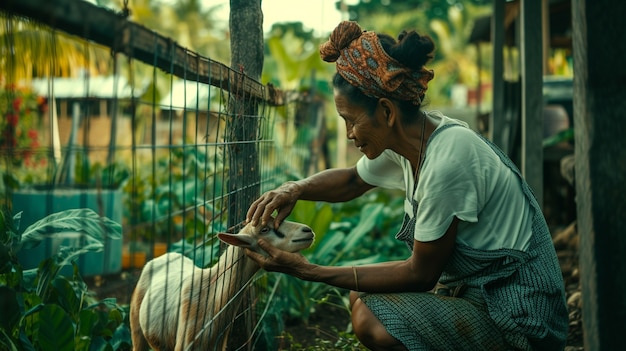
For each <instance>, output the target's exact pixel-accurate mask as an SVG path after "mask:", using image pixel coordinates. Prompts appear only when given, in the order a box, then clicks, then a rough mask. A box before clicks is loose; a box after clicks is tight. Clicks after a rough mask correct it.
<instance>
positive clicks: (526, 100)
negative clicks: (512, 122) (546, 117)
mask: <svg viewBox="0 0 626 351" xmlns="http://www.w3.org/2000/svg"><path fill="white" fill-rule="evenodd" d="M541 10H542V5H541V1H536V0H521V29H522V30H521V31H520V34H521V37H520V39H521V42H520V45H521V58H522V60H521V63H522V65H521V69H522V165H521V168H522V174H523V175H524V177H525V178H526V181H527V182H528V185H530V188H531V189H533V191H534V193H535V196H536V197H537V202H539V205H540V206H543V146H542V142H543V97H542V86H543V65H542V61H543V55H542V52H543V48H542V45H543V44H542V34H541V22H542V21H541V18H542V17H541Z"/></svg>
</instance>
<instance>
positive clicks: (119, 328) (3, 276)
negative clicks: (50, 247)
mask: <svg viewBox="0 0 626 351" xmlns="http://www.w3.org/2000/svg"><path fill="white" fill-rule="evenodd" d="M20 217H21V213H18V214H16V215H15V216H11V214H10V212H9V211H8V210H6V209H3V210H2V211H0V244H1V245H0V301H2V305H3V306H2V307H3V311H4V312H3V313H2V314H1V315H0V327H1V328H0V349H3V350H59V351H62V350H68V351H69V350H92V349H93V350H95V349H99V350H124V349H129V348H130V331H129V329H128V327H127V325H128V323H127V322H126V321H127V314H128V311H127V310H126V309H125V308H122V307H120V306H118V305H117V303H116V300H115V299H104V300H100V301H98V300H97V299H96V298H95V297H94V296H93V294H92V293H91V292H90V291H89V290H88V287H87V285H86V284H85V282H84V281H83V279H82V277H81V276H80V274H79V271H78V267H77V265H76V264H75V259H76V258H77V257H78V256H79V255H81V254H84V253H86V252H93V251H100V250H102V248H103V242H104V239H105V236H106V237H109V238H113V239H121V236H122V231H121V226H120V225H119V224H118V223H116V222H114V221H112V220H110V219H108V218H106V217H100V216H99V215H98V214H97V213H96V212H94V211H92V210H90V209H74V210H66V211H61V212H57V213H53V214H51V215H49V216H47V217H45V218H43V219H41V220H39V221H37V222H35V223H33V224H32V225H30V226H29V227H28V228H26V229H25V230H24V232H22V233H19V230H18V229H19V221H20ZM64 233H81V234H83V235H84V237H85V242H86V244H85V245H84V246H82V247H61V248H60V250H59V252H58V253H57V254H55V255H54V256H52V257H49V258H46V259H44V260H43V261H42V262H41V263H40V264H39V267H38V268H35V269H30V270H23V269H22V266H21V265H20V264H19V262H18V260H17V252H18V251H19V250H20V249H21V248H28V247H33V246H36V245H38V244H39V243H40V242H41V241H42V240H45V239H46V238H47V237H49V236H51V235H62V234H64ZM103 233H106V235H103ZM67 265H71V266H72V267H73V274H72V275H71V276H65V275H62V274H60V272H61V268H62V267H64V266H67Z"/></svg>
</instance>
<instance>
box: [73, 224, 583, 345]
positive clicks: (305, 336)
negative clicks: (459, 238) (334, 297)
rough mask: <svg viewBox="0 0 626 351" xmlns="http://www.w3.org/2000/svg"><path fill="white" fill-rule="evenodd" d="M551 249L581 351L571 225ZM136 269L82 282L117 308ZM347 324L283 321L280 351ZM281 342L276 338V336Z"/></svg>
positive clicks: (330, 310) (343, 319) (327, 310)
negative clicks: (561, 279) (559, 272)
mask: <svg viewBox="0 0 626 351" xmlns="http://www.w3.org/2000/svg"><path fill="white" fill-rule="evenodd" d="M554 245H555V248H556V251H557V255H558V257H559V261H560V264H561V271H562V272H563V278H564V282H565V289H566V298H567V304H568V308H569V312H570V330H569V337H568V340H567V347H566V349H565V351H582V350H584V347H583V329H582V311H581V302H582V299H581V290H580V284H579V268H578V248H579V246H578V233H577V231H576V224H575V222H574V223H572V224H571V225H569V226H568V227H565V228H563V229H561V230H558V231H555V233H554ZM139 273H140V271H139V270H137V269H133V270H127V271H123V272H122V273H120V274H115V275H108V276H97V277H88V278H85V281H86V282H87V284H88V286H89V287H90V289H91V290H92V291H94V292H95V293H96V295H97V296H98V297H99V298H105V297H115V298H117V302H118V304H122V305H123V304H128V301H129V300H130V296H131V293H132V290H133V289H134V285H135V282H136V281H137V279H138V278H139ZM349 323H350V316H349V315H348V312H347V311H345V310H342V309H339V308H336V307H333V306H331V305H319V306H318V308H317V309H316V312H315V313H313V315H312V316H311V318H310V320H309V323H308V324H307V325H305V324H304V323H303V322H302V321H298V320H287V321H286V323H285V325H286V328H285V336H282V338H283V339H284V343H283V344H282V346H283V347H284V348H283V347H281V349H283V350H285V349H286V350H289V349H290V348H289V345H291V344H294V343H297V344H300V345H301V346H302V348H307V347H309V346H315V345H316V344H318V343H319V340H329V341H332V342H334V341H336V339H337V331H345V330H346V329H347V327H348V325H349ZM278 337H279V338H281V337H280V336H278Z"/></svg>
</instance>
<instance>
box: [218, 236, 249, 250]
mask: <svg viewBox="0 0 626 351" xmlns="http://www.w3.org/2000/svg"><path fill="white" fill-rule="evenodd" d="M217 237H218V238H219V239H220V240H221V241H223V242H225V243H227V244H228V245H233V246H239V247H244V248H248V249H252V248H254V247H255V246H256V238H255V237H253V236H252V235H248V234H230V233H218V234H217Z"/></svg>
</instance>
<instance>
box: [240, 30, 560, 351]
mask: <svg viewBox="0 0 626 351" xmlns="http://www.w3.org/2000/svg"><path fill="white" fill-rule="evenodd" d="M433 50H434V44H433V42H432V40H431V39H430V38H428V37H426V36H420V35H419V34H417V33H416V32H414V31H411V32H403V33H401V34H400V36H399V37H398V41H396V40H394V39H393V38H392V37H390V36H387V35H383V34H376V33H374V32H369V31H362V30H361V28H360V27H359V25H358V24H357V23H355V22H347V21H345V22H342V23H340V24H339V26H338V27H337V28H335V30H334V31H333V32H332V34H331V36H330V39H329V41H328V42H326V43H324V44H323V45H322V46H321V47H320V53H321V56H322V59H324V60H325V61H328V62H336V68H337V74H336V75H335V77H334V78H333V86H334V98H335V105H336V109H337V112H338V113H339V115H340V116H341V117H342V118H343V119H344V120H345V123H346V127H347V136H348V139H351V140H353V141H354V143H355V145H356V147H358V148H359V150H360V151H361V152H362V153H363V154H364V156H363V157H362V158H361V159H360V160H359V161H358V163H357V165H356V166H355V167H353V168H345V169H330V170H326V171H322V172H320V173H318V174H315V175H313V176H311V177H309V178H306V179H303V180H300V181H296V182H288V183H286V184H284V185H282V186H280V187H279V188H277V189H275V190H272V191H269V192H267V193H265V194H263V195H262V196H261V197H260V198H259V199H257V200H256V201H255V202H254V203H253V204H252V205H251V207H250V209H249V211H248V221H251V222H253V223H258V222H259V221H260V222H267V221H269V220H270V218H271V215H272V213H273V212H274V211H275V210H277V216H276V217H275V220H274V225H278V224H279V223H280V222H281V221H282V220H283V219H284V218H286V216H288V215H289V213H290V212H291V210H292V209H293V207H294V205H295V203H296V201H297V200H299V199H302V200H315V201H328V202H338V201H348V200H351V199H354V198H356V197H358V196H360V195H362V194H363V193H365V192H366V191H368V190H370V189H372V188H374V187H384V188H395V189H403V190H405V191H406V200H405V206H404V207H405V212H406V213H405V218H404V222H403V224H402V227H401V230H400V232H399V233H398V234H397V235H396V237H397V238H398V239H399V240H402V241H405V242H406V243H407V244H408V246H409V248H410V249H411V250H412V253H411V256H410V257H409V258H408V259H406V260H405V261H397V262H384V263H379V264H371V265H364V266H358V267H329V266H320V265H316V264H314V263H310V262H308V261H307V260H306V259H305V258H304V257H303V256H301V255H298V254H291V253H287V252H283V251H280V250H278V249H276V248H274V247H271V246H269V245H267V243H265V242H262V241H261V242H259V245H260V246H261V248H263V249H264V250H265V251H267V253H268V256H262V255H259V254H256V253H253V252H248V255H249V256H250V257H251V258H252V259H254V260H255V261H257V262H258V263H259V265H260V266H261V267H262V268H264V269H265V270H268V271H277V272H283V273H287V274H290V275H293V276H295V277H298V278H300V279H304V280H309V281H315V282H322V283H326V284H330V285H334V286H336V287H340V288H346V289H351V290H352V291H351V294H350V301H351V307H352V323H353V328H354V332H355V334H356V335H357V337H358V338H359V340H360V341H361V342H362V343H363V344H364V345H365V346H367V347H368V348H370V349H372V350H539V349H544V350H559V349H563V348H564V344H565V340H566V337H567V329H568V315H567V309H566V305H565V293H564V286H563V280H562V275H561V272H560V268H559V265H558V260H557V257H556V253H555V250H554V247H553V246H552V240H551V237H550V233H549V231H548V228H547V225H546V222H545V219H544V217H543V215H542V213H541V210H540V208H539V206H538V204H537V202H536V200H535V198H534V197H533V194H532V192H531V190H530V188H529V187H528V185H527V184H526V183H525V182H524V180H523V179H522V178H521V175H520V173H519V171H518V170H517V169H516V168H515V166H514V165H513V164H512V163H511V161H510V160H509V159H508V158H507V157H506V156H505V155H504V154H503V153H502V152H501V151H499V149H497V148H496V147H494V146H493V145H492V144H491V143H490V142H488V141H486V140H485V139H483V138H482V137H480V136H479V135H478V134H477V133H475V132H473V131H472V130H470V129H469V128H468V127H467V125H466V124H465V123H463V122H461V121H458V120H454V119H451V118H448V117H446V116H443V115H442V114H440V113H438V112H428V113H427V112H423V111H422V110H421V109H420V107H421V104H422V101H423V100H424V96H425V92H426V90H427V84H428V82H429V81H430V80H431V79H432V78H433V76H434V75H433V72H432V71H430V70H427V69H425V68H424V65H425V64H426V63H427V62H428V60H430V59H431V58H432V53H433Z"/></svg>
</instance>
